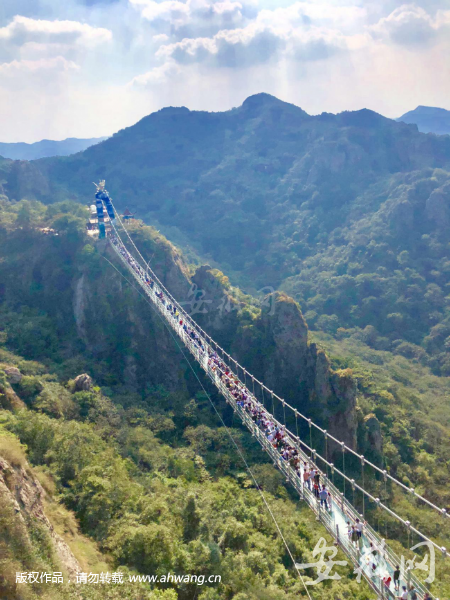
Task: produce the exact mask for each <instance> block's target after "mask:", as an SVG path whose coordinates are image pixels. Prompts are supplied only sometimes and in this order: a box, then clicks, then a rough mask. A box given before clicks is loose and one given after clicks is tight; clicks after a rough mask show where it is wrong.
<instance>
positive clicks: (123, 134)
mask: <svg viewBox="0 0 450 600" xmlns="http://www.w3.org/2000/svg"><path fill="white" fill-rule="evenodd" d="M4 170H5V176H4V182H3V185H4V188H5V190H6V192H7V194H8V196H9V197H10V198H14V199H21V198H33V197H36V198H38V199H41V200H43V201H44V202H46V203H48V202H53V201H55V200H60V199H62V198H66V197H72V198H74V199H78V200H80V201H82V202H86V201H88V199H89V197H90V194H91V187H90V186H91V185H92V184H91V182H92V181H93V180H96V179H98V178H99V177H105V178H106V180H107V184H108V187H109V189H110V191H111V193H112V196H113V198H115V199H116V201H117V204H118V206H119V207H121V208H123V207H125V206H127V205H128V206H130V207H131V208H133V209H134V210H136V211H137V213H138V215H139V216H140V217H142V218H144V220H146V221H147V222H150V223H152V224H154V225H156V226H159V227H160V228H161V229H162V231H163V232H164V233H166V234H167V235H169V237H170V238H171V239H172V240H173V241H175V242H176V243H178V244H179V245H180V246H181V247H183V248H184V249H187V250H189V252H190V256H194V255H197V256H200V257H202V260H204V259H208V261H210V262H211V264H212V265H213V266H218V267H219V268H221V269H222V270H223V271H225V272H226V273H227V274H228V275H229V276H230V277H231V279H232V281H233V282H235V283H238V284H239V285H241V287H244V288H245V289H247V290H250V291H251V290H253V291H255V290H257V289H258V288H262V287H263V286H273V287H274V288H281V289H283V290H285V291H287V292H288V293H289V294H290V295H292V296H293V297H294V298H295V299H296V300H297V301H298V302H299V303H300V305H301V306H302V308H303V310H304V312H305V314H306V315H307V316H306V318H307V321H308V322H309V323H310V325H311V326H313V327H317V328H321V329H324V330H325V331H328V332H331V333H335V332H336V331H337V329H338V328H339V327H342V328H345V329H350V330H351V329H352V328H355V327H357V328H361V329H364V328H365V327H367V326H369V327H371V328H374V329H371V330H370V331H371V334H370V336H369V337H370V338H371V340H372V343H374V344H377V345H378V346H377V347H380V348H381V347H382V348H383V349H386V350H390V351H393V352H396V353H400V354H403V355H407V356H412V357H415V358H417V359H420V360H422V361H423V362H425V363H426V364H428V365H429V366H430V367H431V368H432V369H433V371H434V373H436V374H441V375H444V376H447V375H448V374H449V373H450V362H449V358H448V351H447V350H448V349H447V346H446V344H447V345H448V344H449V343H450V342H449V335H450V325H449V316H448V305H447V300H446V296H448V288H447V285H448V283H449V274H450V266H449V265H450V255H449V245H448V244H449V241H448V235H447V232H448V227H449V225H450V174H449V170H450V137H448V136H435V135H432V134H423V133H419V132H418V130H417V127H416V126H415V125H407V124H405V123H400V122H396V121H392V120H390V119H386V118H384V117H382V116H381V115H378V114H376V113H374V112H371V111H368V110H361V111H357V112H344V113H341V114H338V115H332V114H322V115H318V116H309V115H307V114H306V113H305V112H304V111H302V110H301V109H300V108H298V107H295V106H293V105H290V104H286V103H284V102H281V101H279V100H277V99H276V98H274V97H272V96H268V95H266V94H259V95H256V96H252V97H250V98H248V99H247V100H246V101H245V102H244V103H243V105H242V106H240V107H239V108H236V109H233V110H231V111H228V112H224V113H206V112H191V111H189V110H188V109H186V108H167V109H163V110H161V111H159V112H157V113H154V114H152V115H149V116H148V117H146V118H144V119H143V120H142V121H140V122H139V123H137V124H136V125H134V126H133V127H130V128H128V129H125V130H123V131H120V132H119V133H117V134H116V135H114V136H113V137H112V138H110V139H108V140H106V141H105V142H103V143H102V144H101V145H99V146H93V147H92V148H89V149H88V150H86V151H85V152H83V153H81V154H78V155H76V156H73V157H67V158H58V159H44V160H40V161H35V162H31V163H25V162H20V163H4Z"/></svg>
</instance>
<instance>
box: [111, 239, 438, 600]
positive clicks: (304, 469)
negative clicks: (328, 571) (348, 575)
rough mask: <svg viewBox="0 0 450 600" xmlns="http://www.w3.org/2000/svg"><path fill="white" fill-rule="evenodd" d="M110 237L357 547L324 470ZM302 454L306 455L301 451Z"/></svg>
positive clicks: (405, 597)
mask: <svg viewBox="0 0 450 600" xmlns="http://www.w3.org/2000/svg"><path fill="white" fill-rule="evenodd" d="M109 239H110V241H111V243H112V244H113V245H114V246H115V247H116V249H117V250H118V252H119V253H120V255H121V256H122V258H123V259H124V260H125V261H126V262H127V263H128V265H129V266H130V267H131V268H132V269H133V271H134V272H135V274H136V275H137V276H138V277H139V279H140V280H141V282H142V283H144V284H145V285H146V286H148V287H149V288H150V289H151V290H152V293H153V294H154V296H155V297H156V298H157V299H158V301H159V302H160V304H161V306H162V307H165V310H166V311H167V313H168V315H170V316H172V318H173V320H174V321H173V322H174V324H176V325H177V326H178V327H177V329H178V333H179V334H180V335H181V336H182V337H184V340H185V342H187V343H188V344H193V345H194V347H195V349H196V350H197V351H198V353H199V354H200V356H201V357H202V358H204V359H206V358H207V368H208V369H209V370H210V372H211V374H212V375H213V377H218V379H219V381H220V384H221V386H223V387H224V388H225V389H224V392H225V395H227V393H229V394H230V395H231V396H232V397H233V399H234V401H235V404H236V406H237V407H238V408H239V409H242V410H243V411H245V413H247V414H248V415H249V416H250V418H251V419H252V420H253V422H254V423H255V424H256V425H257V427H258V428H259V429H260V430H261V431H263V432H264V434H265V436H266V437H267V440H268V441H269V443H270V444H271V445H272V447H273V448H274V449H275V450H277V452H278V453H279V455H280V457H281V459H282V460H283V461H285V462H286V463H288V464H289V465H290V466H291V467H292V468H293V469H294V471H295V472H296V474H297V476H298V477H299V479H300V481H301V484H302V489H303V492H304V493H312V494H314V496H315V498H316V499H317V503H318V505H319V506H320V508H321V509H322V508H323V509H324V510H326V511H332V510H333V503H334V504H335V505H336V506H338V505H339V506H340V507H341V510H342V512H343V513H344V514H345V515H346V517H347V518H348V519H349V520H348V521H347V535H348V538H349V541H350V542H351V543H352V544H353V545H354V546H355V547H360V544H361V538H362V535H363V530H364V523H363V522H362V521H361V520H360V519H359V518H355V519H353V518H352V516H351V515H350V514H349V513H347V512H346V510H345V507H344V505H343V501H342V497H333V496H332V494H331V493H330V491H329V490H328V489H327V487H326V484H325V481H324V474H323V473H321V472H320V470H319V469H318V468H317V466H316V465H315V464H314V463H313V462H311V463H309V462H308V461H307V460H304V459H303V460H302V457H301V454H300V452H299V450H298V448H297V446H296V444H295V443H294V441H293V438H292V436H291V435H290V434H289V433H288V432H287V430H286V428H285V427H284V426H283V425H281V424H280V423H279V422H278V421H277V420H276V419H275V418H274V416H273V415H272V414H271V413H270V412H268V411H267V410H266V409H265V407H264V406H263V404H262V403H261V402H259V401H258V400H257V399H256V397H255V396H254V395H253V394H251V392H250V391H249V390H248V388H247V387H246V386H245V385H244V384H243V383H242V382H241V381H240V380H239V379H238V377H237V376H236V375H235V374H234V373H233V372H232V370H231V369H230V367H229V366H228V365H227V364H226V363H225V362H224V361H223V360H222V359H221V358H220V357H219V356H218V354H217V352H216V351H214V350H213V349H212V348H211V347H210V346H209V345H208V344H207V343H206V341H205V340H204V339H203V337H202V336H201V335H200V334H199V332H198V331H197V330H196V329H195V328H194V327H193V326H191V324H190V321H188V322H187V321H186V317H185V316H184V315H183V313H181V314H180V312H179V310H178V308H177V306H176V305H175V303H174V301H173V300H171V298H170V297H169V296H168V295H166V294H165V293H164V291H163V290H162V289H159V286H158V285H157V283H156V282H155V281H154V280H153V279H152V278H151V277H149V276H148V274H147V273H146V272H145V271H144V269H143V268H142V267H141V265H140V264H139V263H138V262H137V261H136V260H135V259H134V258H133V257H132V256H131V254H130V253H129V252H128V251H127V250H126V248H125V247H124V246H123V244H122V243H121V241H119V239H118V238H117V237H116V236H114V235H110V237H109ZM303 457H305V455H304V454H303ZM370 546H371V552H369V556H371V559H370V560H369V564H370V568H371V570H372V574H373V575H375V572H376V569H377V553H378V549H377V548H376V547H374V546H373V543H370ZM380 579H381V575H380ZM382 582H383V585H384V586H385V591H386V593H387V595H388V596H389V597H390V598H398V599H399V600H419V597H418V595H417V592H416V591H415V589H414V587H411V589H409V590H408V589H407V587H406V586H400V571H399V567H397V568H396V569H395V570H394V572H393V580H392V577H391V576H390V575H389V573H386V574H385V576H384V577H383V578H382ZM392 585H393V588H394V589H393V590H392V589H391V588H392ZM400 587H402V590H400ZM396 593H400V595H399V596H396V595H395V594H396ZM423 600H431V596H429V595H428V594H426V595H425V596H424V597H423Z"/></svg>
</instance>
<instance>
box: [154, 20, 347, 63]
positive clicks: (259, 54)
mask: <svg viewBox="0 0 450 600" xmlns="http://www.w3.org/2000/svg"><path fill="white" fill-rule="evenodd" d="M345 49H347V43H346V37H345V36H344V35H342V34H340V33H339V32H336V31H334V30H328V29H325V28H318V27H310V26H308V27H297V28H293V27H289V28H283V27H281V26H280V23H279V21H278V22H276V23H275V25H274V26H272V25H269V24H267V23H266V22H263V23H258V22H254V23H252V24H250V25H248V26H247V27H244V28H240V29H225V30H222V31H219V32H218V33H216V34H215V35H214V36H212V37H210V38H207V37H203V38H185V39H183V40H181V41H179V42H174V43H172V44H165V45H163V46H161V47H160V48H159V49H158V51H157V53H156V56H157V57H159V58H161V59H163V60H164V59H168V58H170V59H171V60H175V61H177V62H178V63H180V64H188V63H194V62H198V63H201V62H206V63H208V64H210V65H216V66H219V67H235V68H247V67H249V66H252V65H254V64H260V63H265V62H268V61H270V60H273V59H274V58H276V57H277V56H281V55H284V56H291V57H292V58H294V59H296V60H303V61H309V60H321V59H325V58H328V57H329V56H331V55H333V54H335V53H336V52H338V51H341V50H345Z"/></svg>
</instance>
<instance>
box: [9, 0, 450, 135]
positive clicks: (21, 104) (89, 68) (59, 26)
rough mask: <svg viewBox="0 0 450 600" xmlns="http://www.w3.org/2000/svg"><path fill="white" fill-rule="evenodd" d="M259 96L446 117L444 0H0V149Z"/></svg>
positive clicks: (449, 23)
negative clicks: (439, 110) (171, 109)
mask: <svg viewBox="0 0 450 600" xmlns="http://www.w3.org/2000/svg"><path fill="white" fill-rule="evenodd" d="M257 92H268V93H271V94H274V95H276V96H278V97H279V98H281V99H283V100H286V101H289V102H293V103H294V104H297V105H299V106H301V107H302V108H303V109H304V110H306V111H307V112H309V113H311V114H316V113H320V112H322V111H329V112H339V111H342V110H346V109H349V110H354V109H359V108H363V107H367V108H371V109H373V110H376V111H378V112H380V113H382V114H384V115H386V116H389V117H397V116H400V115H401V114H402V113H404V112H406V111H407V110H410V109H413V108H415V107H416V106H417V105H418V104H425V105H432V106H441V107H444V108H447V109H450V0H419V1H418V2H415V3H413V4H403V3H401V2H396V1H395V0H371V1H365V0H354V1H352V0H342V1H341V0H324V1H323V2H322V1H321V0H315V1H314V2H294V1H291V0H217V1H214V0H162V1H154V0H0V114H1V117H2V118H1V129H0V141H28V142H30V141H36V140H39V139H42V138H50V139H63V138H65V137H70V136H73V137H94V136H100V135H108V134H111V133H113V132H115V131H117V130H118V129H120V128H123V127H126V126H128V125H131V124H133V123H135V122H136V121H137V120H139V119H140V118H141V117H143V116H144V115H146V114H148V113H150V112H152V111H154V110H157V109H159V108H161V107H163V106H168V105H172V106H181V105H184V106H187V107H188V108H191V109H202V110H224V109H228V108H231V107H233V106H238V105H239V104H241V103H242V102H243V100H244V99H245V98H246V97H247V96H249V95H251V94H254V93H257Z"/></svg>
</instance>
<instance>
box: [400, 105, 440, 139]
mask: <svg viewBox="0 0 450 600" xmlns="http://www.w3.org/2000/svg"><path fill="white" fill-rule="evenodd" d="M396 121H403V122H404V123H414V124H415V125H417V127H418V128H419V131H422V132H423V133H436V134H438V135H445V134H450V111H449V110H446V109H445V108H438V107H436V106H423V105H419V106H418V107H417V108H415V109H414V110H410V111H409V112H407V113H405V114H404V115H402V116H401V117H399V118H398V119H396Z"/></svg>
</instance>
